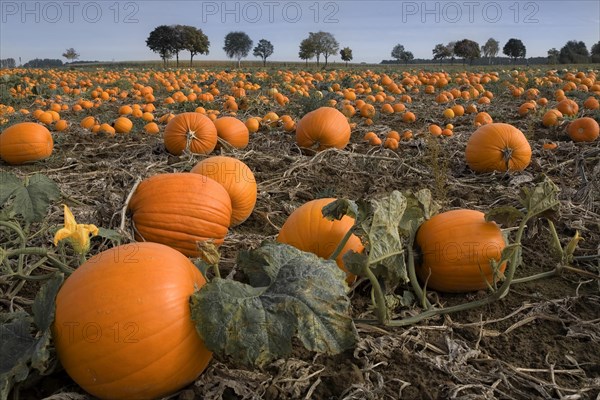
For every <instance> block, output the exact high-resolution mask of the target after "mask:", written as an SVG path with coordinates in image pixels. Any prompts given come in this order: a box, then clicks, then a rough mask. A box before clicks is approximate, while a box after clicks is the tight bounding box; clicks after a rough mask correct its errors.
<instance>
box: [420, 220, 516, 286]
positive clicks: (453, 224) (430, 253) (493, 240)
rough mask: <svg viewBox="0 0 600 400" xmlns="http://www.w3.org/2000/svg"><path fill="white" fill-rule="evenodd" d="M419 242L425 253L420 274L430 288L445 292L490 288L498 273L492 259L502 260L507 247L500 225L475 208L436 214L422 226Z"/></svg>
mask: <svg viewBox="0 0 600 400" xmlns="http://www.w3.org/2000/svg"><path fill="white" fill-rule="evenodd" d="M416 243H417V246H418V247H419V248H420V250H421V255H422V260H421V263H420V266H419V267H418V268H417V269H416V272H417V276H418V277H419V279H420V280H421V281H422V282H423V283H425V282H427V287H428V288H431V289H434V290H439V291H443V292H467V291H472V290H479V289H485V288H487V287H488V283H489V284H492V280H493V275H494V271H493V269H492V267H491V266H490V262H489V261H490V259H494V260H499V259H500V253H501V252H502V249H503V248H504V247H505V242H504V239H503V237H502V232H501V230H500V228H499V227H498V225H496V224H495V223H494V222H486V221H485V217H484V214H483V213H482V212H479V211H475V210H453V211H447V212H445V213H442V214H438V215H435V216H434V217H432V218H431V219H430V220H428V221H425V222H424V223H423V224H422V225H421V227H420V228H419V230H418V232H417V238H416ZM505 267H506V265H502V267H501V268H500V269H501V271H502V272H504V269H505ZM486 282H487V283H486Z"/></svg>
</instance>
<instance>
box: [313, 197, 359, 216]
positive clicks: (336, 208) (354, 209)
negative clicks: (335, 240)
mask: <svg viewBox="0 0 600 400" xmlns="http://www.w3.org/2000/svg"><path fill="white" fill-rule="evenodd" d="M321 212H322V213H323V216H324V217H325V218H327V219H328V220H330V221H332V220H334V219H337V220H340V219H342V218H343V217H344V215H347V216H349V217H352V218H354V219H355V220H356V219H360V218H359V215H361V214H359V207H358V205H357V204H356V202H354V201H352V200H348V199H338V200H336V201H334V202H331V203H329V204H327V205H326V206H325V207H323V210H321Z"/></svg>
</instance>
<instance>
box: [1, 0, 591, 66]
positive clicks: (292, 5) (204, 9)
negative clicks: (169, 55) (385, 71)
mask: <svg viewBox="0 0 600 400" xmlns="http://www.w3.org/2000/svg"><path fill="white" fill-rule="evenodd" d="M0 24H1V25H0V58H9V57H12V58H14V59H15V60H17V63H18V61H19V57H21V60H22V62H23V63H25V62H27V61H28V60H30V59H32V58H60V59H62V60H63V61H65V59H64V58H62V57H61V54H62V53H63V52H64V51H65V50H66V49H67V48H69V47H74V48H75V49H76V50H77V52H78V53H80V55H81V56H80V60H99V61H112V60H115V61H125V60H152V59H159V57H158V55H157V54H155V53H152V52H151V51H150V50H149V49H148V48H147V47H146V44H145V40H146V38H147V37H148V34H149V33H150V32H151V31H152V30H153V29H154V28H155V27H156V26H158V25H163V24H166V25H170V24H183V25H193V26H196V27H198V28H201V29H202V30H203V31H204V33H205V34H206V35H207V36H208V38H209V40H210V43H211V46H210V54H209V55H208V56H196V59H208V60H224V59H226V56H225V54H224V52H223V50H222V47H223V39H224V37H225V35H226V34H227V33H228V32H230V31H233V30H241V31H244V32H246V33H247V34H248V35H249V36H250V37H251V38H252V40H253V41H254V43H256V42H258V40H260V39H263V38H264V39H267V40H269V41H271V43H273V45H274V47H275V52H274V54H273V56H272V57H271V60H279V61H286V60H288V61H289V60H293V61H298V45H299V43H300V41H301V40H302V39H303V38H305V37H307V36H308V32H316V31H318V30H323V31H327V32H331V33H332V34H333V35H334V36H335V37H336V39H337V40H338V42H339V43H340V46H341V47H345V46H348V47H350V48H351V49H352V50H353V55H354V62H367V63H378V62H380V61H381V60H382V59H390V58H391V57H390V52H391V50H392V48H393V47H394V45H396V44H398V43H400V44H403V45H404V47H405V48H406V50H409V51H411V52H412V53H413V54H414V56H415V58H431V56H432V53H431V50H432V49H433V47H434V46H435V45H436V44H437V43H448V42H450V41H453V40H461V39H465V38H467V39H471V40H475V41H476V42H478V43H479V44H480V45H482V44H483V43H485V41H486V40H487V39H488V38H490V37H493V38H495V39H496V40H498V41H499V42H500V48H501V49H502V47H503V46H504V44H505V43H506V41H507V40H508V39H510V38H518V39H520V40H522V41H523V43H524V44H525V46H526V48H527V56H534V57H535V56H546V54H547V51H548V49H550V48H552V47H556V48H557V49H560V48H561V47H562V46H563V45H564V44H565V43H566V42H567V41H568V40H573V39H576V40H581V41H583V42H585V43H586V45H587V47H588V50H589V49H590V48H591V46H592V45H593V44H594V43H596V42H598V41H599V40H600V1H598V0H573V1H567V0H537V1H516V0H508V1H507V0H496V1H487V0H486V1H477V0H457V1H422V0H421V1H391V0H390V1H368V0H360V1H359V0H338V1H317V0H295V1H278V0H265V1H167V0H134V1H125V0H123V1H121V0H94V1H87V0H56V1H22V0H15V1H7V0H0ZM188 54H189V53H187V52H182V53H181V55H180V58H182V59H184V60H186V59H188V57H189V55H188ZM500 54H502V50H501V51H500ZM249 58H250V59H255V58H254V57H252V55H251V54H250V56H249ZM330 60H337V61H339V55H338V56H335V57H332V58H331V59H330Z"/></svg>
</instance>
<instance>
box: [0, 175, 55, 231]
mask: <svg viewBox="0 0 600 400" xmlns="http://www.w3.org/2000/svg"><path fill="white" fill-rule="evenodd" d="M59 196H60V189H59V188H58V186H57V185H56V183H54V182H53V181H52V180H51V179H50V178H48V177H47V176H45V175H42V174H34V175H32V176H31V177H29V178H25V179H24V180H23V181H21V180H20V179H19V178H17V177H16V176H14V175H13V174H10V173H5V172H2V173H1V174H0V204H1V205H4V204H5V203H6V201H7V200H8V199H9V198H10V197H13V202H12V204H11V208H12V211H13V212H14V213H15V214H16V215H21V216H23V219H24V220H25V222H27V223H31V222H40V221H42V220H43V219H44V217H45V216H46V212H47V210H48V206H49V205H50V203H52V201H54V200H56V199H58V198H59Z"/></svg>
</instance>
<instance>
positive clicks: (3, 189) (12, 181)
mask: <svg viewBox="0 0 600 400" xmlns="http://www.w3.org/2000/svg"><path fill="white" fill-rule="evenodd" d="M21 186H22V183H21V180H20V179H19V178H18V177H17V176H16V175H15V174H13V173H10V172H6V171H0V206H3V205H4V203H6V201H7V200H8V199H9V198H10V197H11V196H12V195H13V194H14V192H15V191H16V190H18V189H19V188H20V187H21Z"/></svg>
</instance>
